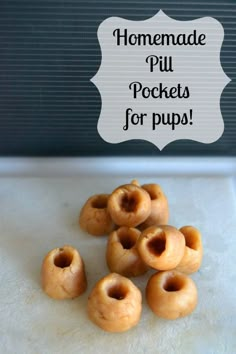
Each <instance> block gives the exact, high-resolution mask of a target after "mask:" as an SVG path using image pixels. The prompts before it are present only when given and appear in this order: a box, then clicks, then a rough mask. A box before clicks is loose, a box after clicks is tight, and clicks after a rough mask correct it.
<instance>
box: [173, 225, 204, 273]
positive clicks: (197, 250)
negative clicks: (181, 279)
mask: <svg viewBox="0 0 236 354" xmlns="http://www.w3.org/2000/svg"><path fill="white" fill-rule="evenodd" d="M179 231H180V232H181V233H182V234H183V235H184V237H185V243H186V246H185V251H184V255H183V258H182V259H181V261H180V263H179V264H178V266H177V268H176V269H177V270H179V271H180V272H183V273H186V274H190V273H194V272H196V271H197V270H198V269H199V268H200V266H201V263H202V256H203V247H202V238H201V233H200V231H199V230H198V229H196V228H195V227H193V226H183V227H181V229H179Z"/></svg>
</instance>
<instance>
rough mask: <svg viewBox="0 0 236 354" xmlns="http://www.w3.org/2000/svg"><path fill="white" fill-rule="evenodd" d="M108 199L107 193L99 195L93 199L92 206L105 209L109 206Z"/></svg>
mask: <svg viewBox="0 0 236 354" xmlns="http://www.w3.org/2000/svg"><path fill="white" fill-rule="evenodd" d="M107 199H108V198H107V196H105V195H98V196H97V198H95V199H94V200H93V201H92V207H93V208H94V209H105V208H106V207H107Z"/></svg>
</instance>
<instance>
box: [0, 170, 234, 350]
mask: <svg viewBox="0 0 236 354" xmlns="http://www.w3.org/2000/svg"><path fill="white" fill-rule="evenodd" d="M134 177H136V178H138V176H132V175H131V176H130V179H132V178H134ZM127 182H129V179H127V177H126V178H124V177H122V176H121V177H119V176H118V177H116V178H110V177H109V176H107V177H106V176H100V177H99V178H96V177H94V176H87V177H85V176H84V177H78V178H70V179H69V178H64V179H63V178H61V179H60V178H57V179H54V178H41V179H38V178H31V179H30V178H28V179H23V178H22V179H20V178H15V179H9V178H8V179H1V180H0V208H1V209H0V210H1V212H0V260H1V270H0V284H1V285H0V318H1V321H0V353H5V354H7V353H24V354H27V353H39V354H42V353H43V354H47V353H48V354H49V353H50V354H52V353H91V354H94V353H96V354H99V353H105V352H106V353H112V354H116V353H155V354H164V353H168V354H172V353H184V354H185V353H191V354H195V353H197V354H198V353H204V354H207V353H214V354H217V353H219V354H223V353H229V354H232V353H233V352H235V348H236V306H235V299H236V287H235V283H236V272H235V264H236V263H235V259H236V256H235V255H236V236H235V234H236V212H235V211H236V210H235V209H236V208H235V196H234V187H233V181H232V179H231V178H226V177H220V178H205V177H204V178H200V177H192V178H189V177H188V178H182V177H177V178H174V177H166V178H158V177H156V176H153V177H152V178H143V177H142V179H140V182H141V183H148V182H155V183H159V184H160V185H161V186H162V187H163V189H164V191H165V193H166V195H167V197H168V199H169V203H170V224H172V225H175V226H177V227H181V226H183V225H187V224H190V225H195V226H196V227H198V228H199V229H200V230H201V232H202V235H203V244H204V260H203V264H202V267H201V269H200V271H199V272H198V273H196V274H194V275H193V276H192V278H193V279H194V280H195V282H196V284H197V287H198V291H199V303H198V307H197V309H196V310H195V312H194V313H193V314H192V315H191V316H189V317H186V318H183V319H179V320H176V321H167V320H163V319H159V318H157V317H156V316H155V315H154V314H153V313H152V312H151V310H150V309H149V308H148V306H147V304H146V300H145V297H144V296H143V312H142V318H141V321H140V323H139V324H138V326H136V327H135V328H133V329H131V330H130V331H128V332H125V333H121V334H110V333H106V332H103V331H102V330H101V329H99V328H98V327H96V326H95V325H94V324H92V323H91V322H90V321H89V319H88V317H87V313H86V303H87V297H88V294H89V292H90V290H91V289H92V287H93V286H94V284H95V282H96V281H97V280H98V279H100V278H101V277H102V276H104V275H105V274H107V273H108V268H107V266H106V263H105V247H106V237H102V238H95V237H92V236H89V235H87V234H85V233H84V232H82V231H81V230H80V229H79V226H78V223H77V219H78V214H79V211H80V208H81V206H82V205H83V203H84V202H85V201H86V199H87V198H88V197H89V196H90V195H92V194H95V193H101V192H108V193H109V192H111V191H112V190H113V189H114V188H115V187H116V186H118V185H119V184H122V183H127ZM64 244H71V245H73V246H75V247H77V248H78V249H79V252H80V254H81V256H82V257H83V259H84V262H85V266H86V272H87V278H88V289H87V291H86V293H85V294H84V295H82V296H81V297H79V298H77V299H75V300H71V301H70V300H67V301H56V300H52V299H50V298H49V297H47V296H46V295H45V294H44V293H43V291H42V290H41V286H40V276H39V275H40V268H41V263H42V259H43V257H44V256H45V254H46V253H47V252H48V251H49V250H50V249H52V248H55V247H58V246H63V245H64ZM151 274H152V271H150V272H148V273H147V274H146V275H144V276H142V277H140V278H133V281H134V282H135V284H136V285H138V286H139V287H140V289H141V290H142V293H143V295H144V293H145V285H146V282H147V280H148V278H149V276H150V275H151Z"/></svg>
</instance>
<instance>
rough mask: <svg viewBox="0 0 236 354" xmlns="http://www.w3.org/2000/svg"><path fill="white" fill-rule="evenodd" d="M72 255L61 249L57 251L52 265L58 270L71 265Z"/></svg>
mask: <svg viewBox="0 0 236 354" xmlns="http://www.w3.org/2000/svg"><path fill="white" fill-rule="evenodd" d="M72 259H73V254H72V253H71V252H68V251H65V250H64V249H63V248H60V249H59V252H58V254H57V255H56V256H55V258H54V264H55V266H56V267H59V268H66V267H69V266H70V265H71V262H72Z"/></svg>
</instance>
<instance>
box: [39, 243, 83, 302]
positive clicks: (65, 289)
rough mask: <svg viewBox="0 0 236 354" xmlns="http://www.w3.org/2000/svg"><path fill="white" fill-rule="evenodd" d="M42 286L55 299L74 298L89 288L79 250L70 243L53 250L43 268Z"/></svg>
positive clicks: (46, 257)
mask: <svg viewBox="0 0 236 354" xmlns="http://www.w3.org/2000/svg"><path fill="white" fill-rule="evenodd" d="M41 281H42V288H43V290H44V291H45V293H46V294H47V295H48V296H50V297H52V298H54V299H72V298H75V297H77V296H79V295H81V294H82V293H83V292H84V291H85V290H86V288H87V279H86V274H85V269H84V262H83V260H82V258H81V256H80V254H79V252H78V251H77V250H76V249H75V248H73V247H71V246H68V245H65V246H64V247H61V248H55V249H53V250H51V251H50V252H49V253H48V254H47V255H46V256H45V258H44V260H43V263H42V268H41Z"/></svg>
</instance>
